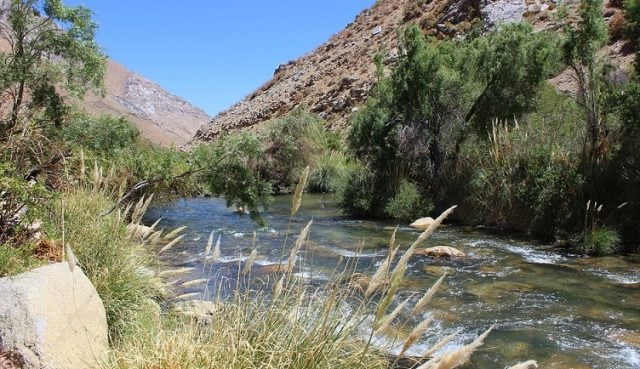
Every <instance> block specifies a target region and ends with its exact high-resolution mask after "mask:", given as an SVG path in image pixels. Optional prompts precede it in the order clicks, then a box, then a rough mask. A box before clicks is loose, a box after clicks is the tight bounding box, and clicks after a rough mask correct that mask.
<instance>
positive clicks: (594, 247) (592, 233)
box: [576, 227, 622, 256]
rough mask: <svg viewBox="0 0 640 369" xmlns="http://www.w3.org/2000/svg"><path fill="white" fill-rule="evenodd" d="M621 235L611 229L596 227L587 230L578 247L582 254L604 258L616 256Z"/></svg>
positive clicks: (577, 249)
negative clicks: (605, 256)
mask: <svg viewBox="0 0 640 369" xmlns="http://www.w3.org/2000/svg"><path fill="white" fill-rule="evenodd" d="M621 241H622V239H621V238H620V234H619V233H618V232H617V231H616V230H614V229H611V228H607V227H595V228H593V229H591V230H587V231H586V232H585V234H584V239H583V240H582V242H581V243H580V244H578V246H577V247H576V251H577V252H578V253H580V254H587V255H595V256H604V255H611V254H614V253H615V252H616V251H617V250H618V247H619V246H620V243H621Z"/></svg>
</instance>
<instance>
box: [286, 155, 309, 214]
mask: <svg viewBox="0 0 640 369" xmlns="http://www.w3.org/2000/svg"><path fill="white" fill-rule="evenodd" d="M310 170H311V168H310V167H309V166H307V167H306V168H304V170H303V171H302V176H300V181H299V182H298V185H296V191H295V192H294V194H293V200H292V204H291V216H294V215H296V213H297V212H298V209H300V204H301V203H302V193H303V192H304V188H305V187H306V186H307V180H308V179H309V171H310Z"/></svg>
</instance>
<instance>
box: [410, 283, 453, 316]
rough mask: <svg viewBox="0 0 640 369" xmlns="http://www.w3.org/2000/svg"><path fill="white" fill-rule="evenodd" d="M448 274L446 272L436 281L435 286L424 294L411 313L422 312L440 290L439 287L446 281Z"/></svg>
mask: <svg viewBox="0 0 640 369" xmlns="http://www.w3.org/2000/svg"><path fill="white" fill-rule="evenodd" d="M446 276H447V273H444V274H443V275H442V277H440V279H438V280H437V281H436V283H434V284H433V286H431V288H429V290H428V291H427V292H426V293H425V294H424V296H422V298H421V299H420V300H419V301H418V303H417V304H416V306H415V307H414V308H413V311H412V312H411V314H418V313H420V312H422V310H423V309H424V308H425V307H426V306H427V304H428V303H429V302H430V301H431V299H432V298H433V295H435V293H436V292H437V291H438V289H439V288H440V285H441V284H442V281H444V278H445V277H446Z"/></svg>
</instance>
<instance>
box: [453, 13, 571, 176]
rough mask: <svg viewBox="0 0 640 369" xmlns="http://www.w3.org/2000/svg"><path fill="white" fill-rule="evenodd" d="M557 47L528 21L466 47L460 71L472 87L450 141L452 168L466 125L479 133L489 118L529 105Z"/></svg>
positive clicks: (517, 113)
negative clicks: (453, 139) (468, 102)
mask: <svg viewBox="0 0 640 369" xmlns="http://www.w3.org/2000/svg"><path fill="white" fill-rule="evenodd" d="M557 46H558V45H557V41H556V40H555V39H554V38H553V36H552V35H551V34H549V33H547V32H540V33H534V32H533V27H532V26H531V25H530V24H527V23H515V24H508V25H504V26H502V27H500V28H499V29H496V30H494V31H492V32H490V33H489V34H487V35H486V36H484V37H479V38H476V39H475V40H473V41H472V42H471V43H470V44H469V45H468V46H467V47H466V54H467V55H466V56H465V57H464V60H465V62H464V63H462V68H463V72H462V73H463V74H464V75H467V76H469V77H470V79H472V80H473V83H475V84H477V86H478V88H477V92H476V94H475V98H474V100H473V103H472V104H471V107H470V108H469V110H468V111H467V112H466V114H465V116H464V118H463V123H462V128H461V130H460V133H459V135H458V138H457V140H456V145H455V150H454V151H455V152H454V164H453V166H454V168H455V167H457V162H458V156H459V154H460V150H461V146H462V143H463V142H464V140H465V138H466V135H467V129H468V127H469V126H471V125H473V126H474V127H475V129H476V130H477V131H478V132H480V133H481V137H485V136H486V132H487V131H488V130H489V128H490V126H491V122H492V121H493V120H494V119H498V120H504V121H511V120H513V118H519V117H521V116H523V115H524V114H525V113H528V112H530V111H531V110H532V109H534V108H535V106H536V96H537V94H538V91H539V89H540V86H541V84H542V83H543V82H544V81H545V80H546V79H547V78H549V77H550V75H551V73H552V72H553V71H554V69H555V68H556V67H557V64H558V61H559V57H560V55H559V54H558V53H557V51H556V50H557Z"/></svg>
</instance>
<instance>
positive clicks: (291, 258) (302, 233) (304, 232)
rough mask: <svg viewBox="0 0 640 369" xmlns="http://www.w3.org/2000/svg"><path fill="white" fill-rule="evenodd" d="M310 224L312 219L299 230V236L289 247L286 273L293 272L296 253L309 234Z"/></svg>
mask: <svg viewBox="0 0 640 369" xmlns="http://www.w3.org/2000/svg"><path fill="white" fill-rule="evenodd" d="M311 224H313V220H310V221H309V223H307V225H306V226H305V227H304V228H303V229H302V231H300V236H298V239H297V240H296V242H295V244H294V245H293V247H292V248H291V254H290V255H289V259H287V266H286V268H285V272H286V273H291V272H293V268H294V267H295V266H296V255H297V254H298V251H300V248H301V247H302V245H304V242H305V240H306V239H307V237H308V236H309V230H310V229H311Z"/></svg>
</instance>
